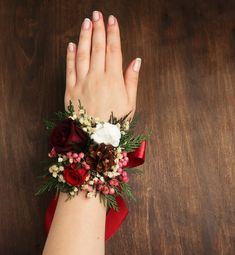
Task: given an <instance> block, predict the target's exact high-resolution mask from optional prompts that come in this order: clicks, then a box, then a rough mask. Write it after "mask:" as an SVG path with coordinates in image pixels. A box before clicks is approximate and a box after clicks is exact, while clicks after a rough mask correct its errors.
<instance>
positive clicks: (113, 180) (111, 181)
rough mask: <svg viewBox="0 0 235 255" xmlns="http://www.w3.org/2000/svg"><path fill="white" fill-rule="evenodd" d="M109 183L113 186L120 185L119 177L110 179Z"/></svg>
mask: <svg viewBox="0 0 235 255" xmlns="http://www.w3.org/2000/svg"><path fill="white" fill-rule="evenodd" d="M109 184H110V185H111V186H115V187H117V186H118V185H119V183H118V180H117V179H112V180H110V181H109Z"/></svg>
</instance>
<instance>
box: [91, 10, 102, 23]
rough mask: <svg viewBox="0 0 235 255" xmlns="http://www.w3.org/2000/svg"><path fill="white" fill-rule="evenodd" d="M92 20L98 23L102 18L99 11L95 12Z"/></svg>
mask: <svg viewBox="0 0 235 255" xmlns="http://www.w3.org/2000/svg"><path fill="white" fill-rule="evenodd" d="M92 18H93V21H98V20H99V18H100V14H99V12H98V11H93V14H92Z"/></svg>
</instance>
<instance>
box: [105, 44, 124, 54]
mask: <svg viewBox="0 0 235 255" xmlns="http://www.w3.org/2000/svg"><path fill="white" fill-rule="evenodd" d="M107 52H108V53H109V52H110V53H119V52H121V47H120V45H119V44H117V43H110V44H108V45H107Z"/></svg>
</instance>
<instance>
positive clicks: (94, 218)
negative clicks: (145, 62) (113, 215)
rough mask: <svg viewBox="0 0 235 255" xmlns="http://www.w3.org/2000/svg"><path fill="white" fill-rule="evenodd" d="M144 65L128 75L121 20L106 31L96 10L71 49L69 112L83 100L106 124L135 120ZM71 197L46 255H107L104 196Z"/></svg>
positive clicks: (62, 206) (62, 205) (60, 210)
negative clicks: (113, 120)
mask: <svg viewBox="0 0 235 255" xmlns="http://www.w3.org/2000/svg"><path fill="white" fill-rule="evenodd" d="M140 65H141V59H139V58H136V59H134V60H133V61H131V63H130V64H129V66H128V67H127V69H126V71H125V72H123V69H122V52H121V42H120V33H119V26H118V21H117V19H116V18H115V17H114V16H113V15H110V16H109V18H108V23H107V29H105V24H104V21H103V15H102V13H101V12H98V11H94V12H93V15H92V21H90V20H89V19H85V20H84V22H83V24H82V26H81V31H80V36H79V42H78V44H77V45H76V44H74V43H69V44H68V49H67V65H66V90H65V97H64V104H65V108H67V106H68V104H69V100H71V101H72V103H73V104H74V105H75V107H76V106H77V105H78V99H80V100H81V103H82V105H83V106H84V107H85V109H86V110H87V113H88V114H89V115H91V116H93V117H98V118H100V119H101V120H105V121H107V120H108V119H109V116H110V113H111V111H113V113H114V116H115V117H118V118H120V117H123V116H124V115H125V114H127V113H129V112H130V111H132V112H131V115H130V117H131V118H132V117H133V115H134V112H135V109H136V95H137V85H138V77H139V69H140ZM123 73H124V74H123ZM75 109H76V108H75ZM66 198H67V194H64V193H60V196H59V201H58V205H57V208H56V212H55V215H54V218H53V222H52V225H51V228H50V232H49V234H48V237H47V240H46V243H45V247H44V250H43V255H53V254H56V255H60V254H66V255H74V254H86V255H91V254H92V255H94V254H96V255H103V254H105V241H104V233H105V219H106V210H107V208H106V207H105V206H104V205H103V204H102V203H100V200H99V195H97V197H96V198H95V197H94V198H89V199H88V198H86V196H85V192H84V191H82V192H79V194H78V196H76V197H75V198H73V199H71V200H70V201H67V202H66V201H65V200H66Z"/></svg>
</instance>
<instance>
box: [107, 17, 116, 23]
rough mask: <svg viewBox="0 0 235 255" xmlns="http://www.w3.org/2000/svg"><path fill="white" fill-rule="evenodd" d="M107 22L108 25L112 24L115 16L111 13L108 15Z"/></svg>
mask: <svg viewBox="0 0 235 255" xmlns="http://www.w3.org/2000/svg"><path fill="white" fill-rule="evenodd" d="M108 23H109V25H114V23H115V17H114V16H113V15H110V16H109V19H108Z"/></svg>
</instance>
